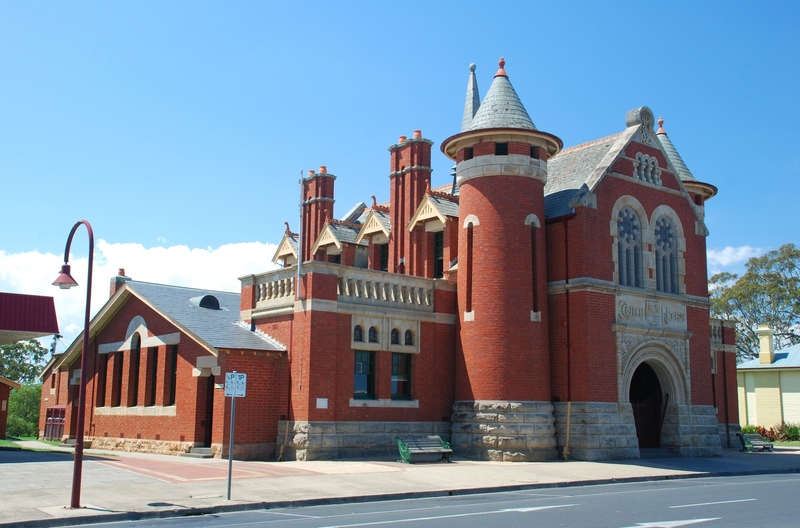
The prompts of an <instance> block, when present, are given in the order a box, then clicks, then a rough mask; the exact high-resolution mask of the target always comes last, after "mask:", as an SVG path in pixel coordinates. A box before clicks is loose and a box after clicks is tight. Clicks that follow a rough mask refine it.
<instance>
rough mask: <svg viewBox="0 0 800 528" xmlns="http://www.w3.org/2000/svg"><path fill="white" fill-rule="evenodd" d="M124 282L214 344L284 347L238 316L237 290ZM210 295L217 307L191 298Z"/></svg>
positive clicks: (256, 347)
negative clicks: (207, 306) (244, 323)
mask: <svg viewBox="0 0 800 528" xmlns="http://www.w3.org/2000/svg"><path fill="white" fill-rule="evenodd" d="M125 286H126V287H127V288H128V289H130V290H131V291H133V292H135V293H136V294H138V295H139V296H140V297H141V298H143V299H144V300H145V301H147V302H148V303H149V304H150V305H151V306H153V308H155V309H156V310H157V311H159V312H160V313H161V314H162V315H164V316H166V317H167V318H168V319H170V320H172V321H173V322H176V323H178V324H179V325H180V326H182V327H184V328H185V329H186V330H188V331H189V332H191V333H192V334H194V335H195V336H197V337H199V338H200V339H202V340H203V341H205V342H206V343H207V344H208V345H210V346H212V347H214V348H217V349H219V348H230V349H244V350H266V351H280V350H285V347H284V346H282V345H281V344H280V343H279V342H278V341H275V340H274V339H272V338H270V337H269V336H267V335H266V334H263V333H256V332H251V331H250V330H249V328H248V327H246V326H245V325H243V324H242V323H241V322H240V319H239V308H240V305H239V294H238V293H230V292H220V291H213V290H200V289H196V288H184V287H181V286H168V285H166V284H153V283H149V282H139V281H128V282H126V283H125ZM206 295H213V296H214V297H216V298H217V299H218V300H219V306H220V309H219V310H214V309H209V308H201V307H200V306H198V305H197V303H196V302H195V303H193V302H192V301H191V299H196V298H197V297H203V296H206Z"/></svg>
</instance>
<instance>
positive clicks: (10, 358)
mask: <svg viewBox="0 0 800 528" xmlns="http://www.w3.org/2000/svg"><path fill="white" fill-rule="evenodd" d="M48 352H49V351H48V350H47V349H46V348H44V347H43V346H42V345H41V344H40V343H39V342H38V341H36V340H35V339H31V340H29V341H18V342H16V343H7V344H5V345H0V376H3V377H6V378H8V379H10V380H14V381H16V382H18V383H33V382H34V381H36V376H37V375H38V374H39V371H40V370H41V369H42V368H43V367H44V365H45V363H46V362H45V358H46V357H47V354H48Z"/></svg>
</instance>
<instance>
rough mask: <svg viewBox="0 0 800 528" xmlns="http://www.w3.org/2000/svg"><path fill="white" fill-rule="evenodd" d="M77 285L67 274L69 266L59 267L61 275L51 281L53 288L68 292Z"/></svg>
mask: <svg viewBox="0 0 800 528" xmlns="http://www.w3.org/2000/svg"><path fill="white" fill-rule="evenodd" d="M77 285H78V283H77V282H76V281H75V279H73V278H72V275H70V274H69V264H64V265H63V266H61V273H60V274H59V275H58V278H57V279H56V280H54V281H53V286H58V287H59V288H61V289H62V290H68V289H70V288H72V287H73V286H77Z"/></svg>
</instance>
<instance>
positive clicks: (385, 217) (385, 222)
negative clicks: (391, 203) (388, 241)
mask: <svg viewBox="0 0 800 528" xmlns="http://www.w3.org/2000/svg"><path fill="white" fill-rule="evenodd" d="M372 215H373V216H374V217H375V218H376V219H377V220H378V222H380V223H381V225H382V226H383V227H384V228H386V231H388V232H389V233H391V232H392V217H391V215H390V214H389V212H388V211H381V210H380V209H373V210H372ZM364 221H366V218H365V219H364Z"/></svg>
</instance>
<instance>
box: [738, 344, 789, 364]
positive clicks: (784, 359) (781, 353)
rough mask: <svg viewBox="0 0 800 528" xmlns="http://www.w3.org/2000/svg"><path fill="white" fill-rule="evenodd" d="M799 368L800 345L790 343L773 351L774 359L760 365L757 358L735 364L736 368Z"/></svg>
mask: <svg viewBox="0 0 800 528" xmlns="http://www.w3.org/2000/svg"><path fill="white" fill-rule="evenodd" d="M784 368H800V345H792V346H788V347H786V348H782V349H780V350H776V351H775V361H773V362H772V363H770V364H769V365H762V364H761V363H759V362H758V358H755V359H751V360H750V361H745V362H744V363H741V364H739V365H737V366H736V369H737V370H757V369H784Z"/></svg>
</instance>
